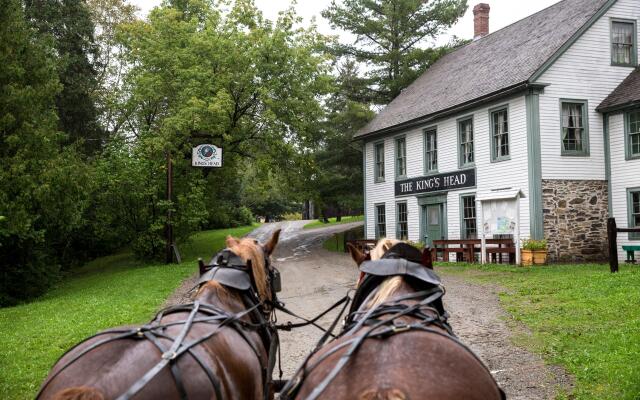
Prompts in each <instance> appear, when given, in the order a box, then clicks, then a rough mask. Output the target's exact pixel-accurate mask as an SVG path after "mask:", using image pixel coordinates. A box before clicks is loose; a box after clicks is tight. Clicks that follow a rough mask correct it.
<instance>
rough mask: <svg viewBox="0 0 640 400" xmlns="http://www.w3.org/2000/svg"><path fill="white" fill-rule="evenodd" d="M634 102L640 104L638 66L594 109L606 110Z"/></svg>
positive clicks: (639, 74) (639, 68) (639, 72)
mask: <svg viewBox="0 0 640 400" xmlns="http://www.w3.org/2000/svg"><path fill="white" fill-rule="evenodd" d="M634 104H640V67H638V68H636V69H635V70H634V71H633V72H632V73H631V74H629V76H627V78H626V79H625V80H624V81H622V83H621V84H620V85H619V86H618V87H617V88H616V89H615V90H614V91H613V92H611V94H610V95H609V96H607V98H606V99H604V100H603V101H602V103H600V105H599V106H598V108H596V110H597V111H600V112H608V111H613V110H617V109H620V108H624V107H628V106H631V105H634Z"/></svg>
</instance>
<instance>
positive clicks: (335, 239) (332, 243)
mask: <svg viewBox="0 0 640 400" xmlns="http://www.w3.org/2000/svg"><path fill="white" fill-rule="evenodd" d="M322 248H323V249H325V250H329V251H335V252H338V253H343V252H344V251H345V249H344V232H340V233H336V234H335V235H333V236H331V237H329V238H327V239H326V240H325V241H324V242H322Z"/></svg>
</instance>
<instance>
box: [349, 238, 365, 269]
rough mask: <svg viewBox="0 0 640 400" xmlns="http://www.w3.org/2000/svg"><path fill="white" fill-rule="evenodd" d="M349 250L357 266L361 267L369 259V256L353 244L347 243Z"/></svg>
mask: <svg viewBox="0 0 640 400" xmlns="http://www.w3.org/2000/svg"><path fill="white" fill-rule="evenodd" d="M347 249H349V254H351V258H353V261H355V262H356V265H358V266H360V264H362V263H363V261H364V260H366V259H367V255H366V254H364V253H363V252H361V251H360V250H358V249H357V248H356V247H355V246H354V245H352V244H351V243H347Z"/></svg>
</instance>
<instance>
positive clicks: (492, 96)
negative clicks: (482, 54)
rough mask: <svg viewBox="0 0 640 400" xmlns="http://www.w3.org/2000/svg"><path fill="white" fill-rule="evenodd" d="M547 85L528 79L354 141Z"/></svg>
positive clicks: (360, 136) (369, 133)
mask: <svg viewBox="0 0 640 400" xmlns="http://www.w3.org/2000/svg"><path fill="white" fill-rule="evenodd" d="M546 86H548V85H547V84H542V83H530V82H528V81H526V82H521V83H518V84H515V85H512V86H509V87H506V88H504V89H501V90H499V91H496V92H493V93H489V94H487V95H485V96H481V97H478V98H475V99H473V100H470V101H467V102H464V103H460V104H458V105H455V106H453V107H449V108H446V109H443V110H440V111H437V112H435V113H432V114H428V115H424V116H422V117H419V118H414V119H412V120H409V121H405V122H403V123H400V124H397V125H393V126H389V127H386V128H383V129H378V130H376V131H372V132H368V133H365V134H363V135H357V136H354V137H353V141H354V142H356V141H360V140H367V139H371V138H374V137H378V136H384V135H389V134H393V133H399V132H402V131H406V130H408V129H411V128H414V127H416V126H420V125H425V124H428V123H431V122H434V121H436V120H439V119H443V118H446V117H448V116H451V115H452V114H458V113H461V112H464V111H466V110H469V109H472V108H476V107H480V106H482V105H484V104H487V103H491V102H493V101H496V100H499V99H501V98H504V97H507V96H511V95H514V94H517V93H520V92H525V91H527V90H530V89H538V90H541V89H544V88H545V87H546Z"/></svg>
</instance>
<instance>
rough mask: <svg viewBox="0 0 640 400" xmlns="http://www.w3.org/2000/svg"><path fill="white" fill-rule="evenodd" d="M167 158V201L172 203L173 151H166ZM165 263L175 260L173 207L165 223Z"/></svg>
mask: <svg viewBox="0 0 640 400" xmlns="http://www.w3.org/2000/svg"><path fill="white" fill-rule="evenodd" d="M165 157H166V159H167V201H168V202H169V203H171V200H172V198H173V165H172V163H171V153H169V152H168V151H167V152H166V153H165ZM164 229H165V237H166V243H165V259H164V261H165V264H171V263H172V262H173V249H174V241H173V224H172V223H171V207H169V209H167V223H166V225H165V228H164Z"/></svg>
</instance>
